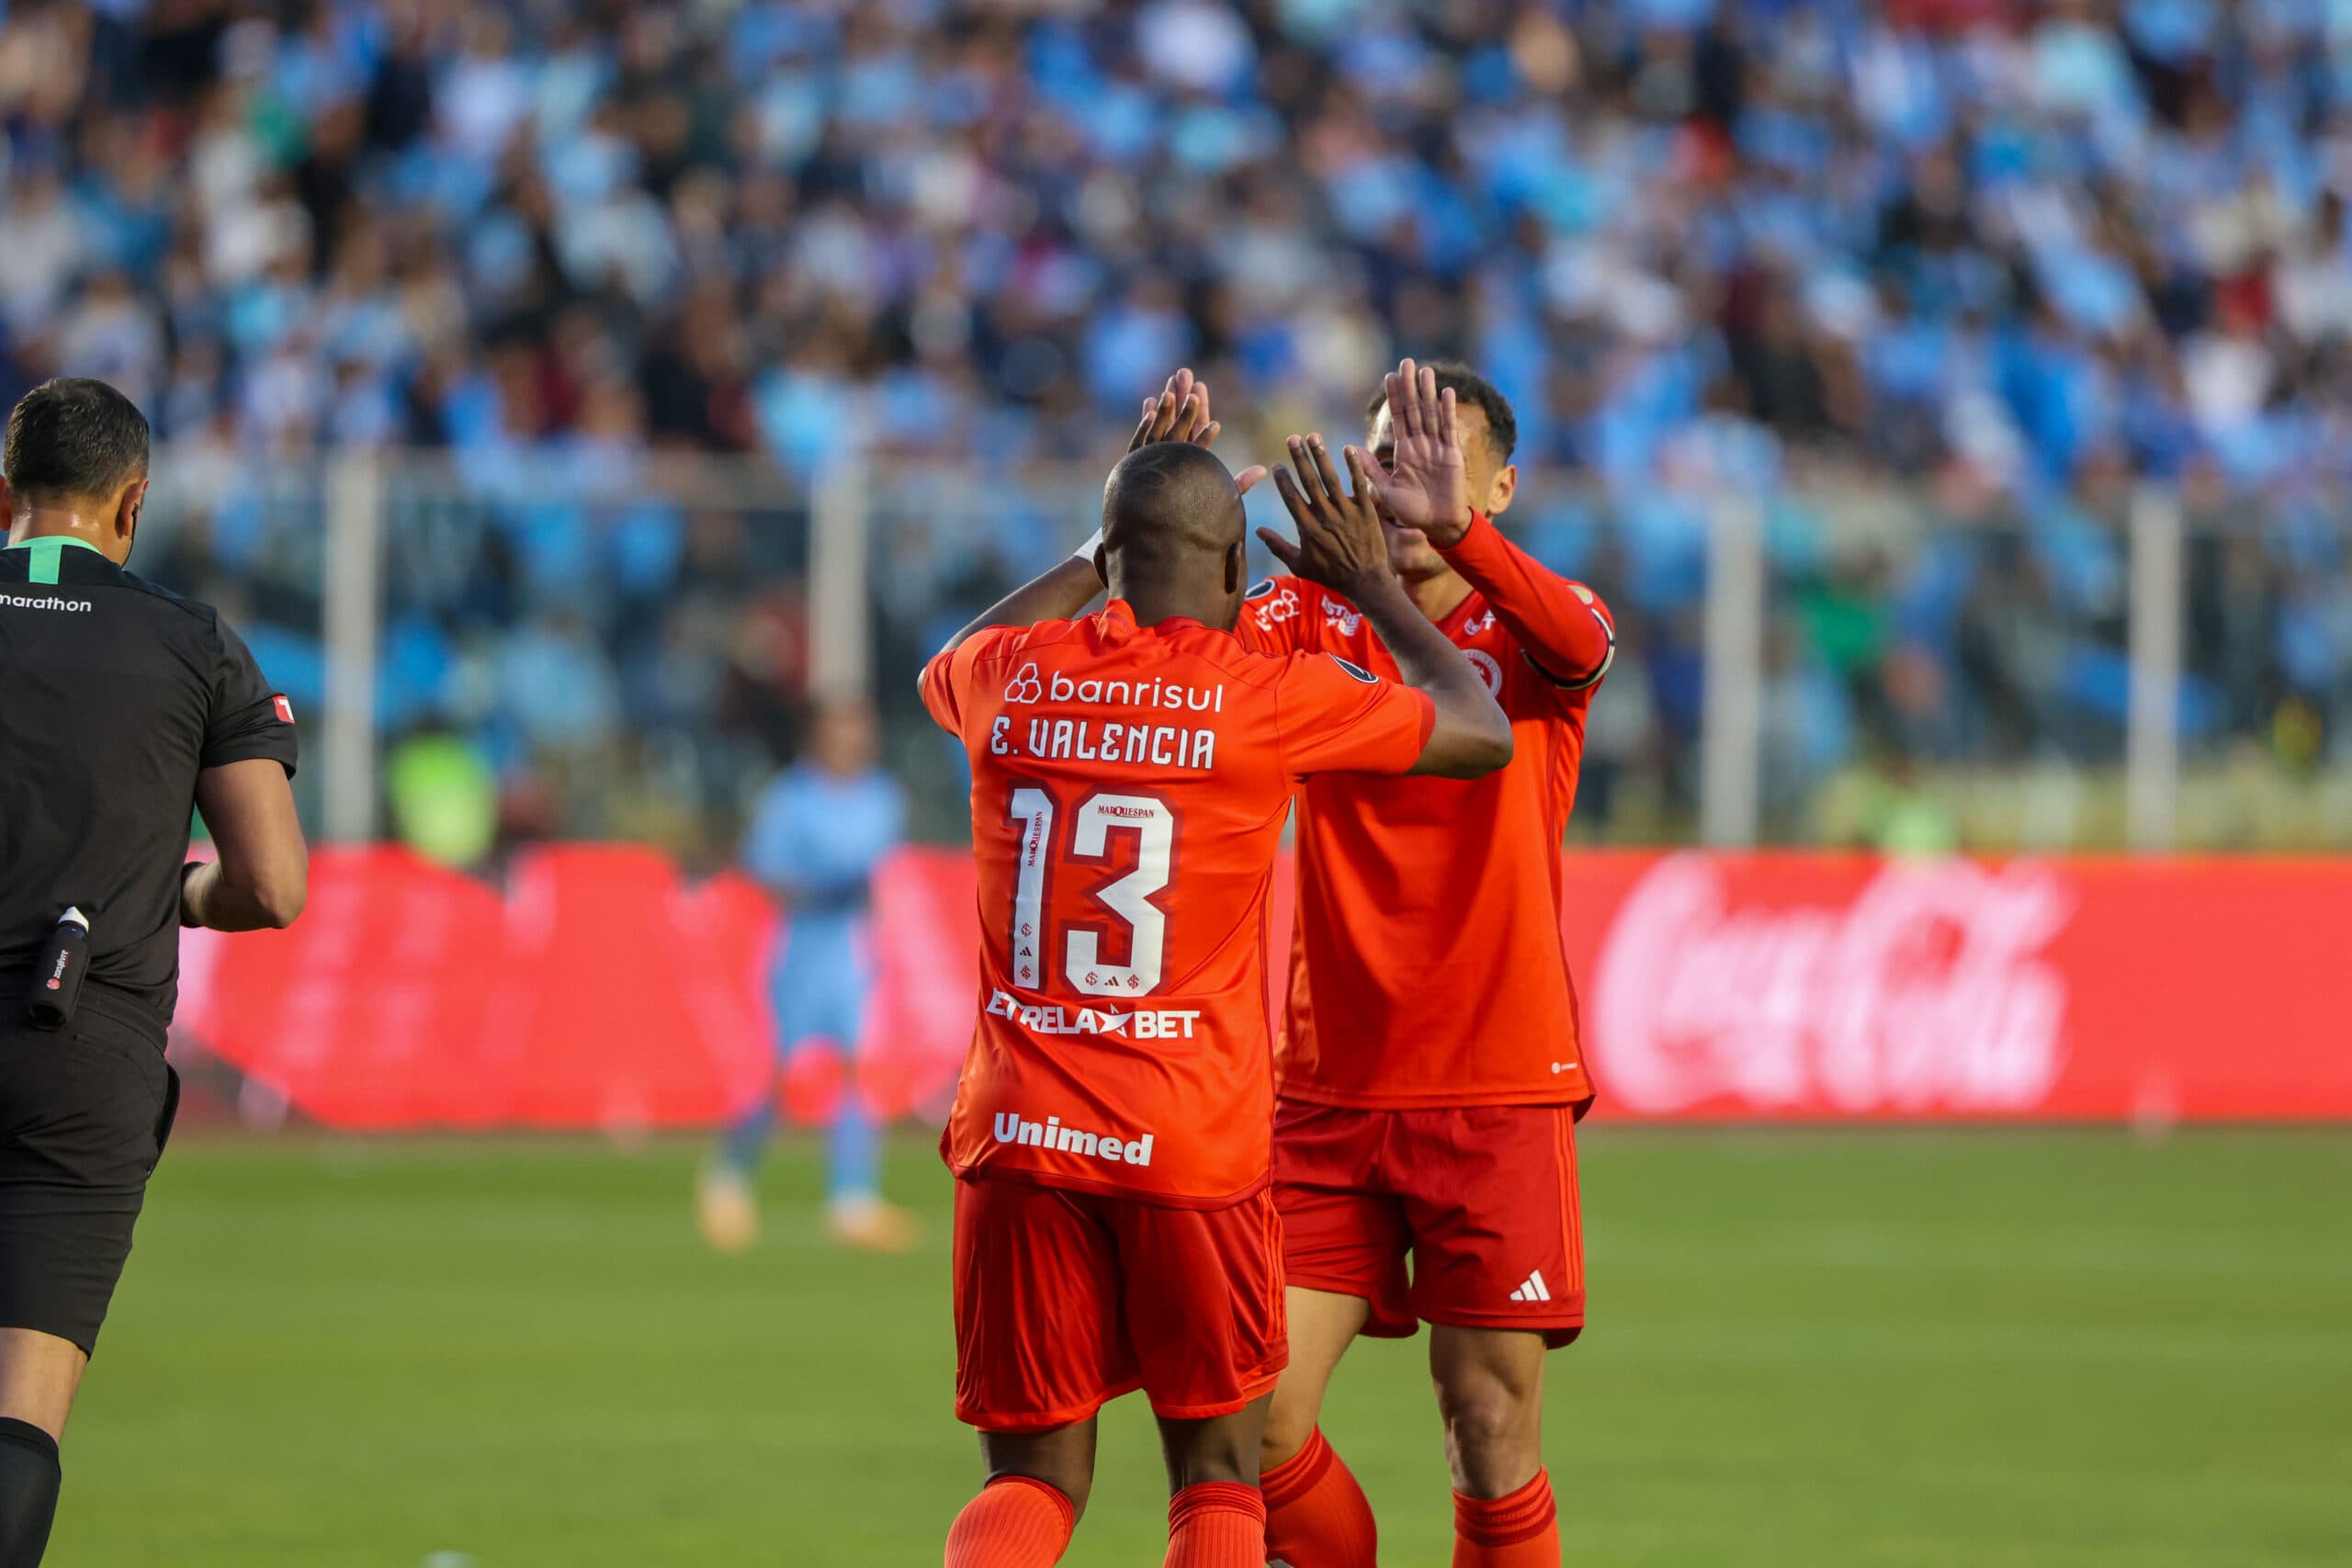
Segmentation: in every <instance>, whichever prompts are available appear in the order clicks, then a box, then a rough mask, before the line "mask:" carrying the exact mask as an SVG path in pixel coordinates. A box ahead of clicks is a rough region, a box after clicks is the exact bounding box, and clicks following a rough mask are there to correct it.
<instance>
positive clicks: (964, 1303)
mask: <svg viewBox="0 0 2352 1568" xmlns="http://www.w3.org/2000/svg"><path fill="white" fill-rule="evenodd" d="M1288 1335H1289V1330H1288V1326H1287V1321H1286V1319H1285V1318H1284V1316H1283V1281H1282V1221H1281V1220H1280V1219H1279V1218H1278V1217H1276V1215H1275V1213H1274V1201H1273V1198H1272V1195H1271V1194H1270V1193H1267V1192H1264V1191H1261V1192H1259V1193H1258V1194H1257V1195H1256V1196H1254V1197H1251V1198H1247V1199H1244V1200H1243V1201H1240V1202H1238V1203H1236V1204H1234V1205H1233V1206H1232V1207H1230V1208H1225V1209H1174V1208H1169V1207H1167V1206H1166V1205H1163V1204H1156V1203H1146V1202H1143V1201H1139V1200H1136V1199H1133V1198H1114V1197H1106V1196H1103V1195H1102V1194H1100V1193H1092V1192H1073V1191H1069V1190H1065V1189H1062V1188H1057V1187H1044V1186H1040V1185H1038V1184H1037V1183H1035V1182H1030V1181H1020V1180H1013V1179H1006V1178H993V1179H987V1178H984V1179H979V1180H976V1181H958V1182H957V1183H956V1419H957V1420H959V1421H964V1422H967V1423H968V1424H969V1425H971V1426H974V1427H978V1428H979V1429H980V1430H982V1431H983V1432H1041V1431H1046V1430H1049V1429H1050V1428H1052V1427H1067V1426H1069V1424H1070V1423H1071V1422H1073V1421H1083V1420H1085V1419H1086V1418H1087V1417H1088V1416H1091V1415H1093V1414H1094V1413H1095V1411H1097V1410H1098V1409H1100V1408H1102V1406H1103V1404H1105V1403H1106V1402H1107V1401H1110V1400H1113V1399H1116V1398H1117V1397H1118V1396H1119V1395H1121V1394H1123V1393H1128V1392H1129V1391H1131V1390H1134V1389H1137V1388H1140V1389H1142V1390H1143V1391H1144V1392H1145V1393H1147V1394H1148V1395H1149V1396H1150V1399H1151V1407H1152V1409H1153V1410H1155V1411H1157V1412H1158V1413H1159V1414H1160V1415H1162V1416H1170V1417H1173V1418H1176V1419H1178V1420H1199V1419H1202V1418H1204V1417H1206V1416H1229V1415H1231V1414H1232V1413H1233V1412H1234V1411H1237V1410H1238V1409H1240V1408H1241V1407H1242V1406H1243V1405H1245V1404H1249V1403H1250V1401H1251V1400H1253V1399H1256V1398H1258V1397H1260V1396H1261V1395H1262V1394H1264V1393H1269V1392H1270V1391H1272V1388H1273V1386H1274V1380H1275V1378H1276V1377H1278V1376H1279V1375H1280V1374H1281V1372H1282V1370H1283V1367H1285V1366H1287V1365H1288V1364H1289V1362H1290V1340H1289V1337H1288Z"/></svg>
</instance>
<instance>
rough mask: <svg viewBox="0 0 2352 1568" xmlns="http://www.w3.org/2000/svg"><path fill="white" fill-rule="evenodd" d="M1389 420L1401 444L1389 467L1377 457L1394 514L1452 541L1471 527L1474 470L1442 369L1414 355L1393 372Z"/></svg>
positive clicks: (1438, 539)
mask: <svg viewBox="0 0 2352 1568" xmlns="http://www.w3.org/2000/svg"><path fill="white" fill-rule="evenodd" d="M1385 388H1386V391H1387V395H1388V423H1389V428H1390V430H1392V431H1393V432H1394V433H1395V435H1396V442H1397V447H1396V450H1395V451H1394V452H1392V453H1391V454H1390V455H1389V460H1388V467H1387V468H1385V469H1382V468H1380V466H1379V461H1378V459H1376V458H1375V459H1374V460H1373V468H1374V469H1375V470H1376V471H1377V479H1378V483H1379V485H1380V490H1381V493H1382V495H1383V496H1384V497H1385V500H1386V502H1387V504H1388V515H1389V516H1391V517H1393V518H1395V519H1396V520H1397V522H1398V523H1400V524H1402V525H1404V526H1406V527H1408V528H1419V530H1420V531H1421V532H1422V533H1423V534H1425V535H1427V536H1429V541H1430V543H1431V544H1433V545H1437V546H1441V547H1442V546H1446V545H1451V544H1453V543H1454V542H1455V541H1456V540H1458V539H1460V538H1461V537H1462V536H1463V534H1464V532H1465V531H1467V530H1468V528H1469V526H1470V471H1469V467H1468V465H1467V463H1466V462H1465V461H1464V457H1463V454H1462V434H1461V429H1460V427H1459V426H1458V425H1457V424H1456V423H1454V417H1453V389H1452V388H1450V387H1449V388H1447V389H1445V390H1444V391H1442V392H1441V391H1439V390H1438V385H1437V372H1436V371H1434V370H1431V369H1430V368H1428V367H1425V366H1416V365H1415V364H1414V363H1413V362H1412V361H1411V360H1409V359H1408V360H1405V361H1403V362H1401V363H1400V364H1398V366H1397V368H1396V369H1394V370H1392V371H1390V372H1389V373H1388V378H1387V381H1386V383H1385Z"/></svg>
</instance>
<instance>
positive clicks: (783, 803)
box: [743, 763, 907, 928]
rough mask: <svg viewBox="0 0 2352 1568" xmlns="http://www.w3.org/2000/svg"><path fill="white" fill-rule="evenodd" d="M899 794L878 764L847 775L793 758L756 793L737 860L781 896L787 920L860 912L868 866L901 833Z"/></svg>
mask: <svg viewBox="0 0 2352 1568" xmlns="http://www.w3.org/2000/svg"><path fill="white" fill-rule="evenodd" d="M906 817H907V807H906V796H905V794H904V792H902V791H901V790H900V789H899V782H898V781H897V780H896V779H894V778H892V777H891V776H890V775H889V774H888V773H883V772H882V771H881V770H879V769H873V770H869V771H868V772H866V773H860V774H858V775H857V776H856V777H854V778H846V779H845V778H841V777H838V776H837V775H835V774H833V773H828V772H826V771H825V770H823V769H821V768H818V767H814V766H811V765H809V764H807V763H802V764H798V765H797V766H794V767H790V768H787V769H786V770H785V771H784V772H783V773H778V774H777V775H776V776H775V779H774V781H772V782H771V783H770V784H768V786H767V788H766V789H765V790H763V791H762V792H761V795H760V800H759V804H758V806H757V807H754V808H753V810H752V830H751V832H750V834H749V835H748V836H747V837H746V839H745V840H744V844H743V866H744V869H745V870H747V871H749V872H750V873H751V874H752V875H753V876H754V877H756V878H758V879H759V881H760V884H761V886H764V887H766V888H767V889H768V890H769V891H771V892H773V893H775V894H776V895H778V896H779V897H782V898H783V899H784V900H785V902H786V905H787V906H788V907H789V908H790V910H791V913H792V916H793V923H794V924H795V925H796V926H804V928H805V924H806V923H807V922H810V921H832V920H839V921H843V922H846V921H847V920H849V919H854V917H856V916H857V915H859V914H861V913H863V912H864V910H865V906H866V901H867V899H868V897H869V896H870V894H871V890H872V885H873V877H874V869H875V867H876V864H877V863H879V862H880V861H881V859H882V857H883V856H884V855H886V854H888V853H889V852H891V851H892V850H894V849H896V848H897V847H898V846H899V841H900V840H902V839H903V838H904V837H905V836H906Z"/></svg>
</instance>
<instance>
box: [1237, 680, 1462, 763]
mask: <svg viewBox="0 0 2352 1568" xmlns="http://www.w3.org/2000/svg"><path fill="white" fill-rule="evenodd" d="M1274 717H1275V726H1276V728H1277V729H1278V731H1279V732H1280V734H1281V737H1282V748H1283V770H1284V771H1285V772H1286V773H1289V774H1290V775H1291V776H1292V777H1294V778H1304V777H1306V775H1307V774H1309V773H1410V772H1411V771H1412V768H1413V764H1414V763H1416V762H1418V761H1420V760H1421V751H1422V749H1423V748H1425V747H1426V746H1428V745H1429V742H1430V730H1431V729H1433V728H1436V727H1437V704H1436V703H1434V702H1432V701H1431V700H1430V695H1429V694H1428V693H1427V692H1422V691H1417V690H1415V689H1414V688H1413V687H1411V686H1406V685H1400V684H1398V683H1397V682H1394V681H1384V680H1382V679H1381V678H1380V677H1379V676H1377V675H1374V673H1373V672H1372V671H1369V670H1365V669H1363V668H1361V667H1359V666H1357V665H1353V664H1351V663H1349V662H1348V661H1347V660H1344V659H1341V658H1340V656H1339V655H1338V654H1336V653H1295V654H1292V655H1291V656H1290V658H1289V660H1287V661H1286V663H1285V666H1284V668H1283V674H1282V680H1281V682H1280V683H1279V684H1278V685H1277V686H1276V687H1275V690H1274Z"/></svg>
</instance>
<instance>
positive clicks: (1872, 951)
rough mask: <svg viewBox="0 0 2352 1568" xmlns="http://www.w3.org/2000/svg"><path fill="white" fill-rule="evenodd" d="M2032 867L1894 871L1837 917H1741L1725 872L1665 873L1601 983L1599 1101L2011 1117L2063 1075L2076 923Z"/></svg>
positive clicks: (2071, 902) (1671, 869) (1596, 1015)
mask: <svg viewBox="0 0 2352 1568" xmlns="http://www.w3.org/2000/svg"><path fill="white" fill-rule="evenodd" d="M2074 908H2075V899H2074V897H2073V895H2072V894H2071V893H2070V892H2069V891H2068V889H2067V888H2066V886H2064V883H2063V882H2062V881H2061V880H2060V878H2059V876H2058V874H2057V873H2055V872H2054V871H2052V869H2051V868H2049V867H2048V866H2045V865H2041V864H2038V863H2032V862H2024V861H2020V862H2015V863H2010V864H2008V865H2005V866H1998V867H1993V866H1985V865H1979V864H1976V863H1973V862H1969V861H1960V860H1953V861H1937V862H1915V863H1901V862H1898V863H1889V864H1888V865H1887V866H1885V867H1884V868H1883V869H1882V870H1880V871H1878V872H1877V873H1875V874H1873V875H1872V876H1871V880H1870V881H1869V883H1868V884H1867V885H1865V886H1863V887H1862V889H1861V890H1860V892H1859V893H1858V894H1856V895H1855V896H1854V897H1853V898H1852V899H1851V901H1850V902H1849V903H1848V904H1846V906H1845V907H1844V908H1814V907H1804V906H1797V907H1787V906H1782V907H1752V908H1734V907H1733V905H1732V901H1731V894H1730V888H1729V886H1728V882H1727V878H1726V874H1725V871H1724V866H1723V865H1722V863H1719V862H1717V861H1715V860H1713V859H1711V858H1709V857H1707V856H1705V855H1701V854H1683V855H1675V856H1671V857H1669V858H1668V859H1666V860H1663V861H1660V862H1659V863H1657V865H1656V866H1655V867H1653V868H1652V869H1651V870H1650V871H1649V873H1648V874H1645V876H1644V877H1643V878H1642V880H1641V882H1640V883H1639V884H1638V885H1636V886H1635V887H1634V890H1633V892H1632V893H1631V894H1630V895H1629V896H1628V897H1627V898H1626V900H1625V902H1624V903H1623V905H1622V906H1620V908H1618V911H1617V916H1616V919H1614V920H1613V921H1612V922H1611V926H1610V929H1609V932H1608V936H1607V938H1606V939H1605V940H1604V942H1602V944H1601V949H1600V960H1599V963H1598V964H1597V965H1596V970H1595V974H1594V976H1593V994H1592V1003H1593V1006H1592V1019H1591V1039H1592V1044H1593V1056H1594V1059H1595V1066H1596V1069H1597V1072H1598V1075H1599V1077H1600V1088H1601V1091H1602V1093H1603V1094H1604V1095H1606V1096H1608V1097H1610V1098H1611V1099H1612V1100H1617V1101H1619V1102H1621V1103H1622V1104H1623V1106H1624V1107H1625V1108H1626V1109H1627V1110H1631V1111H1648V1112H1651V1113H1654V1114H1657V1113H1666V1112H1670V1111H1680V1110H1685V1109H1688V1108H1690V1107H1692V1106H1697V1105H1700V1104H1702V1103H1703V1102H1706V1101H1710V1100H1725V1099H1727V1100H1731V1101H1733V1102H1734V1103H1733V1104H1732V1105H1729V1106H1726V1107H1725V1109H1730V1110H1764V1111H1775V1110H1777V1111H1793V1112H1797V1113H1800V1114H1803V1113H1806V1112H1814V1111H1817V1112H1821V1113H1825V1114H1837V1113H1852V1112H1866V1111H1912V1112H1918V1111H1948V1112H1955V1113H1964V1112H1987V1111H2027V1110H2030V1109H2032V1108H2033V1107H2035V1106H2036V1105H2038V1104H2040V1103H2041V1100H2043V1098H2044V1097H2045V1096H2046V1095H2048V1093H2049V1092H2050V1089H2051V1087H2052V1085H2053V1084H2054V1083H2055V1082H2056V1081H2057V1078H2058V1073H2059V1069H2060V1068H2061V1067H2062V1066H2064V1062H2065V1024H2066V982H2065V979H2064V976H2062V975H2061V974H2060V973H2059V971H2058V970H2057V968H2056V967H2055V966H2053V965H2052V964H2050V963H2049V962H2047V961H2046V959H2045V958H2044V956H2043V953H2044V950H2045V949H2046V948H2047V947H2048V945H2049V943H2050V942H2051V941H2052V938H2054V937H2055V936H2056V935H2057V934H2058V933H2059V932H2060V931H2062V930H2064V927H2065V925H2066V922H2067V920H2068V919H2070V918H2071V917H2072V915H2073V912H2074Z"/></svg>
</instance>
